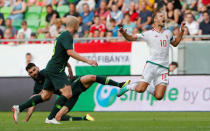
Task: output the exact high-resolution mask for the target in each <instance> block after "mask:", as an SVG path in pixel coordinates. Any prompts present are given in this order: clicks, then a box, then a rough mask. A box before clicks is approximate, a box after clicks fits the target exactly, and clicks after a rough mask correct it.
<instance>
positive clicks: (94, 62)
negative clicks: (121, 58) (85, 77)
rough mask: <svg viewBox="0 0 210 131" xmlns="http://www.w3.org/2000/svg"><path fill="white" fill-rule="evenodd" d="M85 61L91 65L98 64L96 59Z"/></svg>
mask: <svg viewBox="0 0 210 131" xmlns="http://www.w3.org/2000/svg"><path fill="white" fill-rule="evenodd" d="M87 63H88V64H89V65H92V66H98V63H97V61H95V60H88V61H87Z"/></svg>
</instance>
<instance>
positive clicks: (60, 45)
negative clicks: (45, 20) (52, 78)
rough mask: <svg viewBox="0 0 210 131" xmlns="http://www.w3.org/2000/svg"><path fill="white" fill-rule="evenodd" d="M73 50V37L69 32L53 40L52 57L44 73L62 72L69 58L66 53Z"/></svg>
mask: <svg viewBox="0 0 210 131" xmlns="http://www.w3.org/2000/svg"><path fill="white" fill-rule="evenodd" d="M68 49H73V37H72V35H71V34H70V33H69V31H65V32H63V33H61V34H60V35H59V36H58V37H57V38H56V40H55V45H54V50H53V56H52V58H51V59H50V61H49V62H48V64H47V67H46V71H48V72H52V73H61V72H64V69H65V67H66V64H67V62H68V60H69V56H68V54H67V52H66V50H68Z"/></svg>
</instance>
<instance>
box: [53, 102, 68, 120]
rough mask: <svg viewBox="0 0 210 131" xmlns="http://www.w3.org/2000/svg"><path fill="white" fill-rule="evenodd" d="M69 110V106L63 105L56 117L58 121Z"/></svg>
mask: <svg viewBox="0 0 210 131" xmlns="http://www.w3.org/2000/svg"><path fill="white" fill-rule="evenodd" d="M68 111H69V109H68V107H66V106H63V107H62V108H61V109H60V110H59V112H58V113H57V114H56V116H55V119H56V120H58V121H60V120H61V117H62V116H64V115H65V114H67V113H68Z"/></svg>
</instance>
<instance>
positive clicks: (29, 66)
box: [26, 63, 36, 71]
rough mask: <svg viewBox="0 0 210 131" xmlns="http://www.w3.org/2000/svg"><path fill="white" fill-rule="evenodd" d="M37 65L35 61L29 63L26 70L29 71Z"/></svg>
mask: <svg viewBox="0 0 210 131" xmlns="http://www.w3.org/2000/svg"><path fill="white" fill-rule="evenodd" d="M34 66H36V65H35V64H34V63H29V64H28V65H27V66H26V71H28V70H29V69H31V68H32V67H34Z"/></svg>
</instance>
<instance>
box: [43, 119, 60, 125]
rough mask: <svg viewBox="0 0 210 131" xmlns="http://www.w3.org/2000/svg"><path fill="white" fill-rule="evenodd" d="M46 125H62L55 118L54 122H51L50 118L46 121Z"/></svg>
mask: <svg viewBox="0 0 210 131" xmlns="http://www.w3.org/2000/svg"><path fill="white" fill-rule="evenodd" d="M45 123H46V124H61V123H60V122H58V121H57V120H56V119H55V118H53V119H52V120H49V119H48V118H46V119H45Z"/></svg>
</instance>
